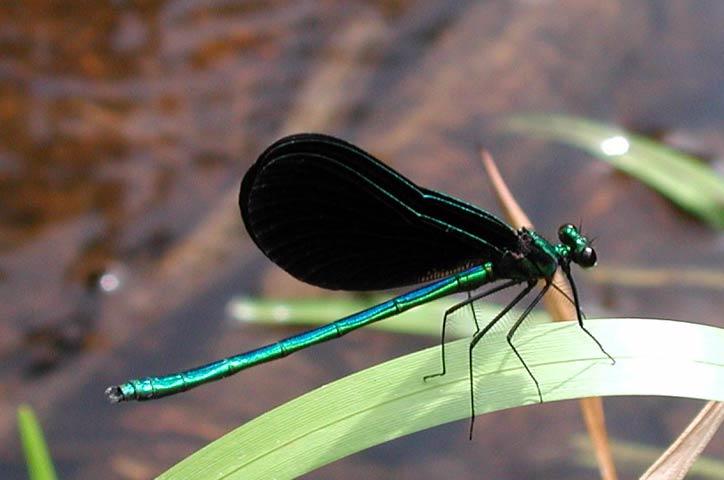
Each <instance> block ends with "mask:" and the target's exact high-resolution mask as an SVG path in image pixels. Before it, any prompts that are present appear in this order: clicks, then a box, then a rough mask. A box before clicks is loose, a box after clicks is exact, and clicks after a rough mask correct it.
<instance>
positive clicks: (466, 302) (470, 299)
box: [422, 280, 520, 382]
mask: <svg viewBox="0 0 724 480" xmlns="http://www.w3.org/2000/svg"><path fill="white" fill-rule="evenodd" d="M517 283H520V282H518V281H516V280H511V281H509V282H505V283H503V284H500V285H498V286H497V287H494V288H491V289H490V290H487V291H485V292H483V293H480V294H478V295H472V296H471V294H470V292H468V299H467V300H464V301H462V302H460V303H457V304H455V305H453V306H452V307H450V308H448V309H447V310H445V314H444V315H443V318H442V335H441V339H440V360H441V363H442V371H441V372H439V373H433V374H431V375H425V376H424V377H422V380H423V381H425V382H426V381H428V380H429V379H431V378H435V377H440V376H442V375H445V372H446V371H447V370H446V367H445V330H446V327H447V321H448V316H449V315H450V314H452V313H454V312H455V311H457V310H459V309H461V308H462V307H464V306H465V305H470V308H471V309H472V310H473V319H474V321H475V333H476V334H477V333H478V332H479V331H480V326H479V325H478V319H477V318H476V317H475V309H474V308H473V303H474V302H476V301H478V300H480V299H481V298H483V297H487V296H488V295H492V294H493V293H495V292H499V291H501V290H504V289H506V288H508V287H512V286H513V285H515V284H517Z"/></svg>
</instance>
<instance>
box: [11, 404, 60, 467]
mask: <svg viewBox="0 0 724 480" xmlns="http://www.w3.org/2000/svg"><path fill="white" fill-rule="evenodd" d="M17 415H18V430H19V431H20V440H21V443H22V445H23V453H24V454H25V462H26V464H27V465H28V478H30V480H55V479H56V478H57V477H56V474H55V467H53V462H52V460H51V459H50V453H49V452H48V445H47V444H46V442H45V437H44V436H43V430H42V428H41V427H40V424H39V423H38V419H37V418H36V417H35V413H34V412H33V409H32V408H30V407H29V406H28V405H21V406H20V407H18V413H17Z"/></svg>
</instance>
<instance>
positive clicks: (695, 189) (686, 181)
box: [502, 114, 724, 229]
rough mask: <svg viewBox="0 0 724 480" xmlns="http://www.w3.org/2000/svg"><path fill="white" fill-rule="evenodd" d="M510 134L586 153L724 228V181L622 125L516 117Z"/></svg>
mask: <svg viewBox="0 0 724 480" xmlns="http://www.w3.org/2000/svg"><path fill="white" fill-rule="evenodd" d="M502 128H503V129H504V130H507V131H510V132H516V133H523V134H527V135H533V136H536V137H539V138H543V139H546V140H555V141H559V142H563V143H566V144H568V145H572V146H575V147H579V148H582V149H583V150H585V151H587V152H588V153H590V154H591V155H594V156H596V157H598V158H600V159H602V160H605V161H607V162H609V163H611V164H612V165H614V166H615V167H616V168H618V169H620V170H622V171H624V172H626V173H628V174H629V175H631V176H633V177H635V178H637V179H638V180H640V181H641V182H643V183H646V184H647V185H649V186H650V187H652V188H653V189H655V190H657V191H658V192H659V193H661V194H662V195H664V196H665V197H667V198H668V199H670V200H671V201H672V202H674V203H676V204H677V205H678V206H679V207H681V208H683V209H684V210H686V211H688V212H689V213H691V214H693V215H695V216H697V217H699V218H701V219H702V220H705V221H706V222H708V223H709V224H711V225H712V226H714V227H716V228H720V229H721V228H724V179H722V177H721V176H720V175H718V174H717V173H716V172H715V171H714V170H713V169H711V168H709V167H707V166H706V165H704V164H703V163H702V162H700V161H698V160H697V159H695V158H693V157H691V156H689V155H686V154H684V153H681V152H678V151H676V150H674V149H671V148H669V147H666V146H664V145H661V144H659V143H656V142H654V141H652V140H649V139H647V138H645V137H642V136H640V135H635V134H633V133H630V132H627V131H625V130H623V129H622V128H619V127H616V126H610V125H605V124H602V123H597V122H593V121H591V120H586V119H583V118H577V117H570V116H565V115H540V114H530V115H516V116H511V117H508V118H507V119H505V120H504V121H503V122H502Z"/></svg>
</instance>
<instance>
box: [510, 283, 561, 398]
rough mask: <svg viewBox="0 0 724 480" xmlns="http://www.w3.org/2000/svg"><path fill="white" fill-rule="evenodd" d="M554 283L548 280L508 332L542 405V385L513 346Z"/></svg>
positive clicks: (511, 346)
mask: <svg viewBox="0 0 724 480" xmlns="http://www.w3.org/2000/svg"><path fill="white" fill-rule="evenodd" d="M551 285H552V282H551V280H546V284H545V286H544V287H543V288H541V291H540V292H539V293H538V295H536V297H535V298H534V299H533V301H532V302H530V304H529V305H528V306H527V307H526V308H525V310H524V311H523V313H522V314H521V315H520V317H518V320H516V321H515V324H513V326H512V327H511V328H510V330H509V331H508V335H507V337H506V338H507V339H508V345H510V348H512V349H513V352H514V353H515V355H516V356H517V357H518V360H520V363H522V364H523V367H525V370H526V371H527V372H528V375H530V378H532V379H533V382H534V383H535V388H536V389H537V390H538V398H539V399H540V403H543V395H542V394H541V392H540V385H539V384H538V380H536V378H535V375H533V372H531V371H530V368H528V365H527V364H526V363H525V360H523V357H522V356H521V355H520V353H518V349H517V348H515V345H513V335H515V332H516V330H518V327H520V325H521V323H523V320H525V319H526V317H528V315H529V314H530V312H531V311H532V310H533V308H534V307H535V306H536V305H537V304H538V302H540V299H541V298H543V295H545V294H546V292H547V291H548V289H549V288H550V287H551Z"/></svg>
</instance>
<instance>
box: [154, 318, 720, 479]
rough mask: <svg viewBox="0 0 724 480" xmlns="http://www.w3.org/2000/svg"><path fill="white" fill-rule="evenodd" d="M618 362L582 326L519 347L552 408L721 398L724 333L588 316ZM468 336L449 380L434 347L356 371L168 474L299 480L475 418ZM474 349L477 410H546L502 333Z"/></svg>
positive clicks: (451, 349)
mask: <svg viewBox="0 0 724 480" xmlns="http://www.w3.org/2000/svg"><path fill="white" fill-rule="evenodd" d="M587 326H588V328H589V329H590V330H591V331H592V332H593V334H594V335H595V336H596V337H597V338H598V339H599V340H600V341H601V342H602V344H603V345H605V347H606V349H607V350H608V351H609V352H610V353H611V354H612V355H613V356H614V357H615V358H616V360H617V363H616V365H615V366H612V365H611V364H610V362H608V361H607V360H606V359H605V358H604V357H603V356H602V354H601V352H600V351H599V350H598V349H597V347H596V346H595V344H593V342H590V341H586V340H585V339H586V338H587V337H586V336H585V334H584V333H582V332H581V331H580V329H579V328H578V327H577V325H576V324H575V322H559V323H544V324H540V325H534V326H531V327H530V328H527V329H525V331H522V332H521V333H520V334H519V335H518V336H516V339H515V343H516V346H517V347H518V348H519V350H520V352H521V354H522V355H523V357H524V358H525V359H526V362H527V363H528V365H529V366H530V367H531V369H532V370H533V372H534V373H535V375H536V378H537V379H538V381H539V382H540V384H541V389H542V391H543V396H544V399H545V401H555V400H564V399H571V398H581V397H589V396H606V395H667V396H677V397H690V398H700V399H709V400H719V401H724V330H723V329H718V328H714V327H708V326H704V325H695V324H690V323H684V322H673V321H667V320H642V319H609V320H588V321H587ZM467 342H468V341H467V340H460V341H457V342H452V343H450V344H448V348H447V351H448V357H447V362H448V367H449V369H448V373H447V375H445V376H444V377H440V378H438V379H434V380H432V381H428V382H423V381H422V377H423V376H424V375H428V374H430V373H434V372H436V371H438V370H439V368H440V350H439V347H437V348H430V349H427V350H423V351H420V352H416V353H414V354H411V355H407V356H405V357H401V358H398V359H395V360H392V361H390V362H386V363H384V364H381V365H378V366H375V367H372V368H369V369H367V370H364V371H362V372H358V373H355V374H353V375H350V376H348V377H346V378H343V379H341V380H339V381H336V382H334V383H331V384H329V385H326V386H323V387H321V388H319V389H317V390H314V391H313V392H310V393H308V394H306V395H304V396H302V397H299V398H297V399H295V400H292V401H290V402H288V403H286V404H285V405H282V406H280V407H278V408H276V409H274V410H272V411H270V412H268V413H266V414H264V415H262V416H260V417H258V418H256V419H254V420H252V421H250V422H248V423H247V424H245V425H243V426H242V427H240V428H238V429H236V430H235V431H233V432H231V433H229V434H227V435H226V436H224V437H222V438H221V439H219V440H217V441H216V442H213V443H212V444H210V445H208V446H207V447H205V448H204V449H202V450H200V451H199V452H197V453H195V454H194V455H192V456H191V457H189V458H187V459H186V460H184V461H182V462H181V463H179V464H178V465H176V466H175V467H173V468H172V469H170V470H169V471H168V472H166V473H165V474H163V475H162V476H161V477H160V478H164V479H173V478H209V477H211V476H213V477H214V478H225V479H226V478H229V479H231V478H244V479H256V478H259V479H262V478H295V477H297V476H299V475H302V474H304V473H307V472H309V471H312V470H314V469H316V468H319V467H320V466H322V465H326V464H328V463H330V462H332V461H335V460H337V459H339V458H343V457H345V456H347V455H350V454H352V453H355V452H358V451H360V450H363V449H366V448H369V447H371V446H374V445H378V444H380V443H384V442H386V441H389V440H392V439H394V438H398V437H401V436H404V435H407V434H410V433H413V432H416V431H419V430H422V429H426V428H430V427H432V426H436V425H440V424H443V423H447V422H451V421H454V420H459V419H463V418H467V417H468V416H469V412H470V405H469V403H468V402H469V391H468V377H467V371H468V370H467ZM479 347H480V348H478V349H476V352H475V359H476V361H475V384H476V411H477V412H478V413H479V414H483V413H487V412H494V411H497V410H501V409H505V408H512V407H516V406H522V405H535V404H537V394H536V390H535V386H534V385H533V383H532V381H531V379H530V378H529V377H528V376H527V374H526V373H525V370H524V369H523V367H522V366H521V365H520V363H519V362H518V361H517V359H516V358H515V356H514V355H513V354H512V352H511V351H510V349H509V348H508V346H507V342H506V340H505V332H495V335H492V336H491V337H490V338H487V339H486V340H484V341H483V342H481V344H480V345H479Z"/></svg>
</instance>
